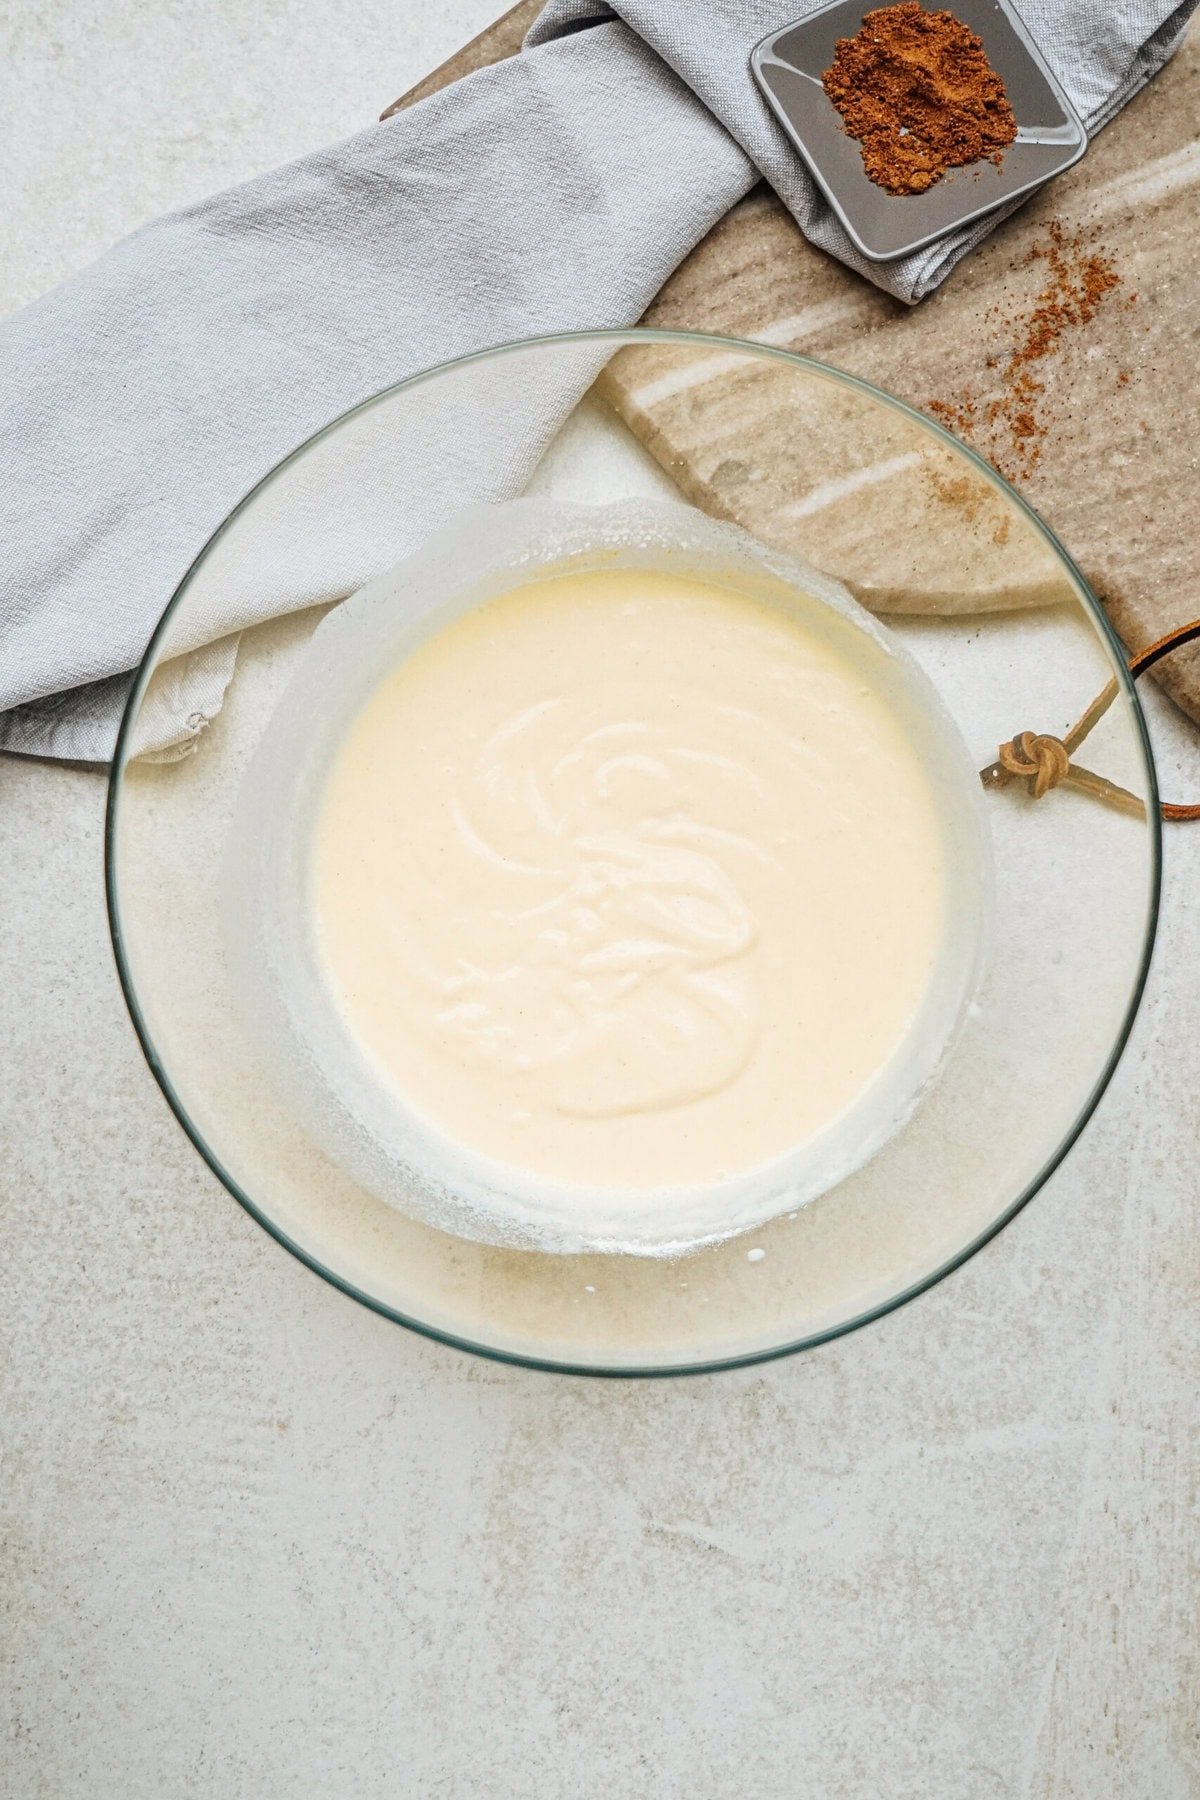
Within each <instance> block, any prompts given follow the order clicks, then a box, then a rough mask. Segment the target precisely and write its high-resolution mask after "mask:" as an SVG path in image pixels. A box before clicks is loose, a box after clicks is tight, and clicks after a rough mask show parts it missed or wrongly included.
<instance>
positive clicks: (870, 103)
mask: <svg viewBox="0 0 1200 1800" xmlns="http://www.w3.org/2000/svg"><path fill="white" fill-rule="evenodd" d="M821 82H822V85H823V87H824V89H825V92H826V93H827V94H828V95H829V98H830V99H831V100H832V101H833V104H834V105H835V106H836V107H837V109H838V111H839V112H840V113H841V115H842V119H843V120H844V122H845V126H846V129H847V131H848V132H849V133H850V135H851V137H854V138H857V139H858V141H859V143H860V144H861V145H862V159H863V167H864V168H865V169H866V172H867V174H868V175H869V176H870V178H871V180H872V181H874V182H876V183H877V184H878V186H880V187H881V188H885V189H886V190H887V192H888V193H889V194H922V193H924V192H925V190H926V189H927V188H930V187H932V186H933V184H934V182H935V181H940V180H941V178H942V176H943V175H944V174H945V173H946V171H947V169H955V168H960V167H961V166H962V165H963V164H965V163H973V162H978V161H979V160H980V159H981V158H983V157H987V158H989V159H990V160H991V161H992V162H995V163H999V161H1000V160H1001V155H1002V152H1003V151H1004V149H1005V147H1006V146H1007V145H1008V144H1011V143H1012V141H1013V139H1014V138H1015V137H1016V135H1017V121H1016V119H1015V118H1014V116H1013V109H1012V107H1011V106H1010V105H1009V101H1008V95H1007V94H1006V93H1005V91H1004V83H1003V82H1002V81H1001V79H1000V77H999V75H997V73H996V71H995V70H994V69H993V68H992V65H991V64H990V63H989V61H988V59H987V53H986V52H985V50H984V48H983V43H982V41H981V40H980V39H979V38H978V37H976V35H975V33H974V32H973V31H970V30H968V28H967V26H965V25H964V24H963V23H962V21H961V19H956V18H955V16H954V14H953V13H951V12H925V11H924V9H923V8H922V7H921V6H920V5H918V4H917V0H903V4H901V5H898V6H881V7H879V8H877V9H876V10H875V11H874V12H869V13H867V14H866V15H865V16H864V18H863V22H862V29H861V30H860V31H859V33H858V35H857V36H856V37H852V38H839V39H838V43H837V49H836V52H835V55H834V59H833V62H832V63H831V64H830V66H829V68H828V69H826V71H825V73H824V75H823V76H822V77H821Z"/></svg>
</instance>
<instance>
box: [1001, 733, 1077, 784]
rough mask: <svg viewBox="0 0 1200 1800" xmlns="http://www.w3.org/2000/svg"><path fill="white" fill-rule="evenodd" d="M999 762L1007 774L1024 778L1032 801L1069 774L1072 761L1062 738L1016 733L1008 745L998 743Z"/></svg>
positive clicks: (1044, 734) (1043, 734) (1046, 734)
mask: <svg viewBox="0 0 1200 1800" xmlns="http://www.w3.org/2000/svg"><path fill="white" fill-rule="evenodd" d="M998 754H999V758H1000V763H1001V765H1002V767H1003V768H1005V769H1007V770H1008V773H1009V774H1010V775H1019V776H1024V777H1026V778H1027V779H1028V780H1029V781H1031V782H1032V793H1033V797H1034V799H1035V800H1040V799H1041V797H1042V795H1043V794H1048V793H1049V792H1050V790H1051V788H1056V787H1057V786H1058V785H1059V783H1060V782H1063V781H1065V780H1066V779H1067V776H1068V775H1069V774H1070V773H1071V758H1070V757H1069V756H1068V755H1067V748H1066V745H1065V744H1064V743H1063V741H1062V739H1061V738H1056V737H1051V736H1050V734H1049V733H1048V732H1045V731H1019V732H1018V733H1017V735H1016V737H1014V738H1010V739H1009V741H1008V743H1007V744H1001V746H1000V750H999V753H998Z"/></svg>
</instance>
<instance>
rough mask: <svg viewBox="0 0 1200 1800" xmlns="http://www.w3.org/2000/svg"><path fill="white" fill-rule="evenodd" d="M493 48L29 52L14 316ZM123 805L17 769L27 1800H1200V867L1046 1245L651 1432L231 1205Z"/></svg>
mask: <svg viewBox="0 0 1200 1800" xmlns="http://www.w3.org/2000/svg"><path fill="white" fill-rule="evenodd" d="M488 12H489V7H488V4H487V0H449V3H448V0H439V3H438V4H437V5H433V4H428V3H425V4H418V3H416V0H407V4H405V3H404V0H401V3H400V4H393V5H391V6H389V5H385V4H383V0H365V3H363V4H358V5H354V6H351V5H350V4H349V3H348V0H259V3H258V4H251V5H250V6H248V7H244V6H238V5H234V4H232V3H231V0H211V3H209V4H196V5H190V4H177V3H173V0H113V4H110V5H107V6H102V5H100V4H98V3H94V0H93V3H89V4H79V5H71V6H69V7H68V6H67V5H66V4H65V0H59V3H58V4H47V3H46V0H8V6H7V10H6V11H4V13H3V15H2V18H3V27H4V37H5V40H6V41H5V45H4V52H3V65H2V66H3V82H4V86H5V90H6V92H5V96H4V99H3V105H2V107H0V116H2V117H3V119H4V126H3V134H4V152H5V162H6V179H5V182H4V189H5V200H4V210H5V213H6V223H5V238H6V248H5V255H4V257H3V259H2V266H0V284H2V286H0V305H5V306H9V307H11V306H16V305H18V304H19V303H21V302H22V301H24V300H27V299H29V298H31V297H33V296H34V295H35V294H37V293H38V292H40V291H42V290H43V289H45V288H46V287H47V286H49V285H50V284H51V283H53V282H54V281H56V280H58V279H59V278H61V277H62V276H64V275H66V274H68V273H69V272H70V271H71V270H72V269H74V268H76V267H78V266H79V265H80V264H82V263H83V262H85V261H86V260H87V259H88V257H89V256H91V255H92V254H93V253H94V252H96V251H98V250H100V249H101V248H102V247H103V246H104V245H105V244H106V243H108V242H109V241H110V240H111V239H112V238H113V237H114V236H116V235H117V234H119V233H120V232H122V231H124V230H127V229H129V228H130V227H132V226H134V225H136V224H138V223H139V222H140V221H141V220H142V219H143V218H145V217H148V216H150V215H152V214H153V213H155V212H157V211H159V210H160V209H162V208H164V207H166V206H168V205H171V204H174V203H177V202H179V201H183V200H185V199H187V198H189V197H191V196H193V195H197V194H199V193H201V192H203V191H204V190H206V189H208V188H210V187H212V186H213V185H215V184H217V183H221V182H228V181H232V180H234V179H237V178H239V177H241V176H244V175H248V174H250V173H252V172H254V171H255V170H257V169H260V168H262V167H264V166H266V165H268V164H270V163H272V162H274V161H277V160H280V159H282V158H284V157H286V156H289V155H292V154H295V153H297V152H300V151H303V150H305V149H307V148H309V147H311V146H315V145H317V144H320V143H321V142H323V141H325V140H327V139H330V138H333V137H336V136H339V135H343V134H345V133H348V132H350V131H351V130H353V129H355V128H357V127H358V126H359V124H360V123H362V122H363V121H365V120H368V119H370V118H371V117H372V115H373V113H374V112H375V111H376V110H377V109H378V108H379V107H381V106H382V105H383V104H385V103H386V102H387V101H389V100H390V99H392V98H393V97H394V95H395V94H396V93H398V92H399V91H400V90H401V89H402V88H403V87H404V86H406V85H407V84H408V83H409V82H410V81H411V80H413V79H415V78H416V77H417V76H418V75H420V74H421V73H422V72H423V71H424V70H425V69H426V68H428V67H430V66H431V65H432V64H433V63H435V62H436V61H438V60H439V59H440V58H441V57H442V56H443V55H444V54H446V53H447V52H449V51H450V50H451V49H453V48H454V46H455V45H456V44H457V43H459V42H461V41H462V40H463V39H464V38H465V37H466V36H468V35H470V34H471V33H472V32H473V31H475V30H477V29H478V28H479V27H480V26H482V25H483V24H484V23H485V22H486V20H487V16H488ZM1154 711H1155V716H1156V730H1157V732H1158V733H1159V736H1160V741H1161V743H1162V745H1163V760H1164V765H1165V767H1164V775H1165V778H1166V780H1167V781H1168V782H1169V783H1170V784H1171V785H1172V786H1173V787H1174V788H1176V789H1180V790H1182V788H1184V787H1185V786H1186V785H1188V783H1189V778H1190V786H1191V787H1192V788H1193V789H1200V756H1198V755H1196V746H1195V742H1194V739H1192V740H1189V739H1188V738H1187V737H1186V736H1185V734H1184V732H1183V730H1182V729H1181V728H1180V727H1179V726H1178V725H1177V723H1176V722H1175V721H1174V720H1172V719H1171V718H1170V717H1168V716H1167V715H1166V713H1165V709H1164V708H1163V707H1161V706H1156V707H1155V708H1154ZM103 798H104V794H103V782H102V780H101V778H100V777H99V776H98V775H96V774H94V773H91V772H86V771H81V770H71V769H64V768H57V767H50V766H42V765H37V764H32V763H30V764H21V763H18V762H15V761H8V762H4V763H2V764H0V1047H2V1061H0V1190H2V1196H0V1197H2V1201H3V1211H2V1217H3V1233H4V1236H3V1247H2V1252H0V1255H2V1261H0V1287H2V1289H3V1308H2V1315H0V1331H2V1333H3V1340H4V1348H5V1352H6V1358H7V1360H6V1365H5V1373H4V1400H3V1425H2V1435H3V1448H4V1474H3V1500H2V1505H3V1525H4V1540H5V1560H4V1564H3V1570H2V1573H0V1646H2V1651H3V1662H2V1665H0V1666H2V1668H3V1676H2V1684H3V1691H2V1693H0V1710H2V1713H3V1717H4V1722H5V1726H6V1729H7V1734H8V1735H7V1739H6V1742H5V1745H4V1748H3V1749H2V1750H0V1767H2V1769H3V1774H2V1776H0V1787H2V1789H3V1791H4V1792H5V1794H7V1795H12V1796H13V1797H14V1800H67V1797H68V1796H70V1797H74V1796H88V1797H89V1800H109V1797H110V1796H112V1797H114V1800H118V1797H119V1800H168V1797H170V1800H174V1797H176V1796H192V1795H197V1796H201V1795H202V1796H215V1797H218V1800H234V1797H240V1796H243V1795H245V1796H253V1797H254V1800H276V1797H278V1800H285V1797H286V1800H301V1797H302V1800H318V1797H320V1800H324V1797H325V1796H331V1797H332V1796H336V1797H339V1800H340V1797H342V1796H355V1797H357V1796H370V1797H374V1796H383V1795H385V1794H387V1795H396V1794H402V1795H414V1796H426V1795H428V1796H431V1797H432V1796H445V1797H447V1800H460V1797H461V1800H492V1797H493V1796H495V1797H497V1800H501V1797H503V1800H509V1797H511V1800H530V1797H536V1800H557V1797H558V1796H580V1795H583V1796H588V1795H593V1794H595V1795H601V1794H603V1795H604V1796H605V1797H606V1800H741V1797H743V1796H746V1797H747V1800H751V1797H752V1800H809V1797H813V1800H824V1797H826V1796H828V1797H830V1800H843V1797H845V1800H909V1797H912V1800H943V1797H944V1800H990V1797H993V1796H1004V1797H1006V1800H1007V1797H1008V1796H1021V1797H1028V1800H1035V1797H1036V1800H1063V1797H1066V1796H1076V1795H1078V1796H1086V1797H1087V1800H1105V1797H1108V1796H1121V1797H1129V1800H1188V1797H1189V1796H1195V1795H1197V1794H1200V1743H1198V1739H1197V1695H1198V1694H1200V1633H1198V1629H1197V1608H1198V1583H1197V1573H1198V1571H1197V1487H1198V1476H1200V1432H1198V1431H1197V1425H1198V1423H1200V1421H1198V1419H1197V1407H1196V1399H1195V1392H1196V1372H1197V1366H1198V1360H1197V1359H1198V1352H1200V1232H1198V1231H1197V1203H1198V1201H1200V1193H1198V1189H1200V1148H1198V1142H1197V1140H1198V1132H1197V1124H1198V1114H1200V1105H1198V1094H1200V956H1198V955H1197V947H1198V942H1200V916H1198V914H1197V907H1196V900H1195V896H1196V894H1197V892H1200V827H1193V828H1191V830H1190V832H1189V829H1188V828H1187V827H1182V828H1179V829H1177V830H1176V831H1174V832H1172V833H1171V834H1170V839H1169V844H1168V861H1167V896H1168V899H1167V908H1166V916H1165V920H1164V928H1163V932H1162V936H1161V939H1160V945H1159V952H1158V957H1157V962H1156V967H1155V971H1154V975H1153V978H1152V980H1151V983H1150V988H1149V992H1148V995H1147V999H1146V1004H1145V1008H1144V1011H1143V1014H1142V1017H1141V1021H1140V1023H1139V1026H1138V1028H1137V1031H1136V1034H1135V1037H1134V1041H1133V1044H1132V1046H1131V1048H1130V1051H1129V1053H1128V1055H1127V1057H1126V1060H1125V1063H1124V1065H1123V1067H1122V1069H1121V1071H1120V1073H1119V1076H1118V1078H1117V1080H1116V1083H1115V1084H1114V1087H1113V1088H1112V1090H1111V1091H1110V1094H1109V1096H1108V1098H1107V1100H1106V1101H1105V1103H1104V1105H1103V1107H1102V1110H1101V1112H1100V1114H1099V1116H1098V1117H1097V1119H1096V1120H1095V1121H1094V1122H1093V1123H1092V1125H1091V1127H1090V1128H1089V1130H1088V1131H1087V1133H1086V1135H1085V1137H1084V1140H1083V1142H1082V1143H1081V1144H1080V1146H1079V1147H1078V1148H1077V1149H1076V1150H1075V1152H1074V1153H1073V1154H1072V1156H1071V1157H1070V1159H1069V1160H1068V1162H1067V1164H1066V1166H1065V1167H1064V1168H1063V1170H1062V1171H1061V1172H1060V1173H1059V1174H1058V1176H1057V1177H1056V1178H1055V1179H1054V1180H1053V1181H1052V1182H1051V1183H1050V1184H1049V1186H1048V1187H1047V1188H1046V1190H1045V1191H1044V1192H1043V1193H1042V1195H1041V1196H1040V1197H1039V1198H1038V1199H1037V1200H1036V1201H1035V1202H1034V1204H1033V1205H1032V1206H1031V1207H1029V1208H1028V1209H1027V1210H1026V1212H1025V1213H1024V1214H1023V1215H1022V1216H1021V1217H1020V1219H1019V1220H1018V1221H1017V1223H1016V1224H1015V1225H1013V1226H1012V1227H1011V1228H1010V1229H1009V1230H1008V1231H1007V1232H1006V1233H1005V1234H1004V1235H1003V1236H1002V1237H1001V1238H1000V1239H999V1240H998V1241H997V1242H996V1243H994V1244H993V1245H992V1246H991V1247H990V1248H989V1249H987V1250H986V1251H985V1252H983V1253H982V1254H981V1255H980V1256H979V1257H977V1258H976V1259H975V1261H974V1262H973V1263H972V1264H971V1265H970V1266H969V1267H968V1268H967V1269H965V1270H964V1271H962V1272H961V1273H959V1274H958V1275H957V1276H955V1277H953V1278H951V1279H950V1280H949V1281H947V1282H945V1283H944V1284H943V1285H942V1286H941V1287H940V1288H939V1289H937V1290H936V1291H935V1292H934V1293H932V1294H930V1295H928V1296H926V1297H925V1298H924V1299H922V1300H921V1301H919V1302H918V1303H917V1304H915V1305H913V1306H911V1307H909V1308H907V1309H906V1310H904V1311H903V1312H901V1313H899V1314H897V1315H894V1316H893V1317H891V1318H890V1319H888V1320H886V1321H884V1322H883V1323H882V1324H879V1325H877V1326H875V1327H873V1328H872V1329H870V1330H868V1331H866V1332H862V1333H859V1334H858V1335H857V1336H856V1337H854V1338H852V1339H849V1340H846V1341H843V1342H841V1343H838V1344H835V1345H833V1346H830V1347H827V1348H825V1349H823V1350H821V1351H819V1352H816V1353H814V1354H810V1355H808V1356H806V1357H803V1358H801V1359H798V1360H792V1361H788V1362H783V1363H778V1364H774V1365H770V1366H767V1367H765V1368H762V1369H759V1370H756V1371H749V1372H745V1373H742V1374H739V1375H735V1376H724V1377H712V1378H704V1379H700V1380H694V1381H686V1382H663V1383H652V1384H647V1385H624V1384H608V1383H604V1382H589V1381H583V1380H565V1379H558V1378H554V1377H549V1376H542V1375H535V1374H531V1373H525V1372H521V1371H517V1370H512V1369H504V1368H499V1367H494V1366H491V1365H489V1364H486V1363H483V1362H480V1361H475V1360H472V1359H470V1358H468V1357H466V1356H462V1355H459V1354H456V1353H454V1352H452V1351H450V1350H447V1349H442V1348H439V1347H438V1346H436V1345H433V1344H430V1343H426V1342H424V1341H422V1340H420V1339H418V1338H415V1337H413V1336H410V1335H408V1334H406V1333H405V1332H403V1331H401V1330H399V1329H398V1328H395V1327H393V1326H391V1325H389V1324H387V1323H386V1322H385V1321H383V1320H381V1319H379V1318H376V1317H374V1316H373V1315H371V1314H369V1313H367V1312H365V1311H363V1310H361V1309H359V1308H357V1307H356V1306H354V1305H353V1304H352V1303H351V1302H350V1301H348V1300H345V1299H343V1298H342V1297H341V1296H340V1295H339V1294H337V1293H335V1292H334V1291H333V1290H332V1289H330V1288H328V1287H326V1286H324V1285H323V1284H322V1283H321V1282H319V1281H318V1280H317V1279H316V1278H315V1277H314V1276H312V1275H310V1274H308V1273H307V1272H306V1271H305V1270H304V1269H302V1268H301V1267H300V1266H299V1265H298V1264H297V1263H295V1262H293V1261H292V1260H291V1259H289V1258H288V1257H287V1256H286V1255H284V1254H283V1252H282V1251H280V1250H278V1249H277V1248H276V1247H275V1246H274V1245H273V1244H272V1243H271V1242H270V1241H269V1240H268V1239H267V1238H266V1237H265V1236H264V1235H263V1234H262V1233H261V1232H260V1231H259V1230H258V1228H257V1227H256V1226H255V1225H254V1224H253V1223H252V1222H251V1221H250V1220H249V1219H248V1218H247V1217H246V1216H245V1215H244V1214H243V1213H242V1212H241V1211H240V1210H239V1209H238V1208H237V1207H236V1206H235V1205H234V1203H233V1201H232V1200H230V1199H229V1197H228V1196H227V1195H226V1194H225V1192H224V1191H223V1190H222V1189H221V1188H220V1187H219V1186H218V1185H217V1183H216V1182H215V1181H214V1180H213V1179H212V1178H211V1177H210V1176H209V1175H208V1174H207V1172H206V1171H205V1169H204V1168H203V1167H202V1166H201V1164H200V1162H199V1161H198V1159H197V1158H196V1156H195V1155H194V1154H193V1152H192V1151H191V1149H190V1148H189V1146H188V1145H187V1143H186V1142H185V1141H184V1139H183V1137H182V1135H181V1133H180V1132H179V1130H178V1129H177V1127H176V1126H175V1124H174V1122H173V1120H172V1119H171V1117H170V1115H169V1114H168V1111H167V1108H166V1106H165V1103H164V1102H163V1100H162V1099H161V1097H160V1096H159V1093H158V1090H157V1088H156V1087H155V1085H154V1083H153V1081H152V1079H151V1078H150V1076H149V1074H148V1072H147V1070H146V1069H145V1067H144V1066H143V1063H142V1060H141V1057H140V1054H139V1052H138V1049H137V1045H136V1043H135V1040H134V1037H133V1033H132V1030H131V1028H130V1026H129V1024H128V1022H127V1019H126V1016H125V1013H124V1010H123V1006H122V1003H121V999H120V995H119V993H118V990H117V984H116V980H115V977H114V973H113V966H112V959H111V954H110V951H109V947H108V941H107V934H106V928H105V920H104V911H103V899H102V884H101V827H102V808H103ZM1031 1104H1036V1097H1031ZM1014 1129H1019V1122H1017V1121H1014Z"/></svg>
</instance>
